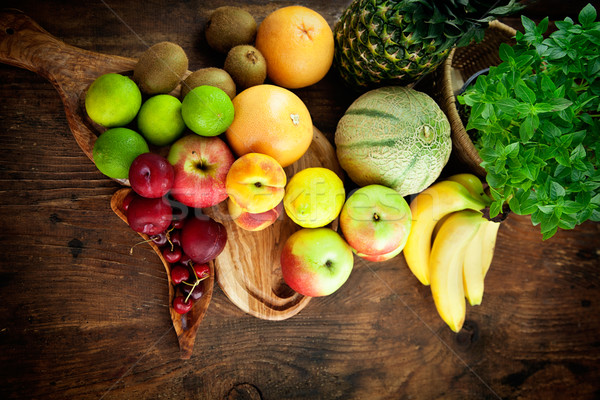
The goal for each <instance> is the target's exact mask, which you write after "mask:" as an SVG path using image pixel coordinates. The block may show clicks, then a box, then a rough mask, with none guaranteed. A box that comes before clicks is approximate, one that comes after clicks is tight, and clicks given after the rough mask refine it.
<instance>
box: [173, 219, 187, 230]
mask: <svg viewBox="0 0 600 400" xmlns="http://www.w3.org/2000/svg"><path fill="white" fill-rule="evenodd" d="M183 224H185V219H175V218H173V222H171V228H173V229H181V228H182V227H183Z"/></svg>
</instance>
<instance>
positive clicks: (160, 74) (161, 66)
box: [133, 42, 188, 95]
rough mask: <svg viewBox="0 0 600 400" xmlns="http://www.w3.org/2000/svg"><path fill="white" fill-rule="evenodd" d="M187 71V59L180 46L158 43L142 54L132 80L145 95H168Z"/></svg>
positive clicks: (170, 43)
mask: <svg viewBox="0 0 600 400" xmlns="http://www.w3.org/2000/svg"><path fill="white" fill-rule="evenodd" d="M187 69H188V58H187V55H186V54H185V51H183V49H182V48H181V46H179V45H178V44H175V43H172V42H160V43H156V44H155V45H153V46H151V47H150V48H148V50H146V51H144V52H143V53H142V55H141V56H140V58H139V60H138V62H137V64H136V65H135V67H134V68H133V80H134V81H135V82H136V83H137V84H138V86H139V88H140V90H141V91H142V92H143V93H145V94H148V95H154V94H160V93H169V92H170V91H172V90H173V89H175V87H177V85H178V84H179V82H181V78H182V77H183V75H184V74H185V73H186V71H187Z"/></svg>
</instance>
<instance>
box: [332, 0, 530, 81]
mask: <svg viewBox="0 0 600 400" xmlns="http://www.w3.org/2000/svg"><path fill="white" fill-rule="evenodd" d="M521 8H522V6H521V5H520V4H518V3H517V0H395V1H394V0H354V1H353V2H352V4H350V6H349V7H348V8H347V9H346V10H345V11H344V13H343V14H342V16H341V17H340V20H339V21H338V22H337V23H336V25H335V27H334V38H335V55H334V64H335V66H336V68H337V70H338V71H339V73H340V75H341V77H342V78H343V80H344V81H345V82H346V83H347V84H348V85H349V86H350V87H353V88H354V89H356V90H359V91H360V90H365V89H368V88H371V87H377V86H382V85H387V84H398V85H408V84H411V83H414V82H416V81H417V80H419V79H420V78H421V77H422V76H424V75H426V74H428V73H430V72H432V71H433V70H435V69H436V68H437V67H438V66H439V65H440V64H441V63H442V62H443V61H444V60H445V59H446V57H448V55H449V53H450V50H451V49H452V48H453V47H454V46H457V47H460V46H466V45H468V44H469V43H470V42H471V41H472V40H476V41H480V40H481V39H482V38H483V34H484V30H485V28H487V26H488V23H489V22H490V21H492V20H493V19H495V18H497V17H500V16H504V15H508V14H510V13H513V12H515V11H517V10H520V9H521Z"/></svg>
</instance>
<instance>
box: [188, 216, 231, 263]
mask: <svg viewBox="0 0 600 400" xmlns="http://www.w3.org/2000/svg"><path fill="white" fill-rule="evenodd" d="M226 243H227V230H226V229H225V226H224V225H223V224H221V223H219V222H217V221H215V220H213V219H212V218H210V217H208V216H206V215H199V216H192V217H189V218H188V219H187V220H186V222H185V224H184V225H183V228H181V248H182V249H183V252H184V253H185V254H187V255H188V256H189V257H190V258H191V259H192V261H194V262H195V263H198V264H204V263H206V262H209V261H211V260H213V259H215V258H217V256H218V255H219V254H221V252H222V251H223V249H224V248H225V244H226Z"/></svg>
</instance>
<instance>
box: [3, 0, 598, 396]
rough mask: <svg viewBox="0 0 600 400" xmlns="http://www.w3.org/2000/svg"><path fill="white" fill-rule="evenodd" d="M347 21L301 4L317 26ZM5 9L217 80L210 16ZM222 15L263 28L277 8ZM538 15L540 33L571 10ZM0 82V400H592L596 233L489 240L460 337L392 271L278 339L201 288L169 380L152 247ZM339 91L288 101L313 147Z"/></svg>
mask: <svg viewBox="0 0 600 400" xmlns="http://www.w3.org/2000/svg"><path fill="white" fill-rule="evenodd" d="M348 3H349V1H333V2H318V1H303V2H302V4H304V5H307V6H309V7H311V8H314V9H316V10H318V11H319V12H321V13H322V14H323V15H324V16H325V17H326V19H327V21H328V22H329V23H330V24H333V23H334V22H335V20H336V19H337V17H338V16H339V15H340V14H341V12H342V10H343V8H344V7H345V6H346V5H347V4H348ZM3 4H7V5H8V6H12V7H17V8H20V9H22V10H23V11H24V12H25V13H26V14H27V15H29V16H30V17H32V18H33V19H34V20H35V21H36V22H38V23H39V25H40V26H42V27H44V29H46V30H47V31H48V32H50V33H51V34H52V35H54V36H55V37H57V38H60V39H61V40H63V41H64V42H65V43H68V44H70V45H73V46H76V47H79V48H83V49H86V50H89V51H94V52H99V53H104V54H115V55H120V56H123V57H132V58H135V57H137V56H138V55H139V54H140V53H141V52H142V51H143V50H144V48H145V44H144V43H155V42H158V41H161V40H166V39H168V40H173V41H176V42H178V43H180V44H181V45H182V47H183V48H184V49H185V50H186V52H187V53H188V54H189V57H190V69H196V68H201V67H204V66H214V65H219V63H221V62H222V58H220V56H219V55H217V54H214V53H213V52H211V51H210V49H208V47H207V46H206V44H205V43H204V42H203V39H202V36H201V32H202V26H203V24H204V22H205V21H206V19H207V16H208V15H209V14H210V12H211V11H212V10H214V9H215V8H217V7H218V6H221V5H224V4H225V3H223V2H218V1H211V0H207V1H193V0H192V1H186V2H165V1H155V2H147V3H144V6H143V7H140V6H139V4H140V2H130V1H122V2H116V1H113V2H110V1H107V2H105V3H103V2H75V1H61V2H58V1H47V2H39V1H33V0H20V1H18V2H17V1H13V0H8V1H5V2H4V3H3ZM227 4H230V5H240V6H242V7H244V8H246V9H247V10H249V11H250V12H252V14H253V15H255V17H256V18H257V20H259V21H260V20H262V19H263V18H264V17H265V16H266V15H267V13H268V12H270V11H272V10H273V9H275V8H277V7H280V6H283V5H288V4H291V3H289V2H274V3H268V4H265V3H264V2H259V1H247V2H239V1H231V2H228V3H227ZM107 5H108V6H109V7H110V9H109V8H107ZM538 5H539V9H540V10H541V11H540V12H543V11H545V10H547V11H548V12H549V13H552V14H553V15H566V13H571V14H572V13H573V7H574V6H573V5H572V4H571V3H564V2H557V1H554V0H552V1H550V0H547V1H545V2H538ZM111 10H112V11H111ZM113 11H114V13H113ZM536 15H538V16H539V12H537V14H536ZM532 16H535V15H532ZM130 28H131V29H130ZM515 28H518V25H517V24H515ZM133 32H135V34H134V33H133ZM0 34H2V32H0ZM0 77H1V78H0V98H1V99H2V101H1V102H0V202H1V204H2V206H1V207H0V227H1V229H0V245H1V247H2V249H3V252H2V253H0V298H1V299H2V304H1V305H0V398H2V399H84V400H85V399H105V400H113V399H131V398H138V399H158V398H162V399H236V398H237V399H242V398H251V399H256V398H262V399H409V398H412V399H441V398H443V399H497V398H503V399H544V400H546V399H561V400H562V399H571V398H577V399H595V398H598V397H599V395H600V383H599V382H600V372H599V371H600V368H599V367H600V346H599V343H600V333H599V332H600V318H599V317H598V316H599V315H600V272H599V271H600V269H599V266H600V262H599V255H600V254H599V249H600V228H599V225H598V224H595V223H585V224H583V225H582V226H580V227H578V228H576V229H575V230H572V231H560V232H559V233H558V234H557V235H556V236H555V237H553V238H552V239H551V240H550V241H547V242H542V241H541V238H540V234H539V228H536V227H532V226H531V223H530V221H529V219H528V218H524V217H517V216H514V215H511V216H510V217H509V218H508V219H507V220H506V221H505V222H504V223H503V225H502V227H501V228H500V233H499V241H498V246H497V252H496V256H495V259H494V262H493V264H492V267H491V269H490V272H489V273H488V276H487V279H486V292H485V295H484V298H483V304H482V305H481V306H478V307H470V308H468V310H467V322H466V325H465V329H463V331H462V332H461V333H460V334H458V335H456V334H453V333H452V332H450V331H449V330H448V329H447V327H446V326H445V324H444V323H443V322H442V321H441V320H440V318H439V317H438V315H437V312H436V310H435V306H434V305H433V300H432V299H431V293H430V291H429V289H428V288H426V287H423V286H421V285H419V284H418V282H417V281H416V279H415V278H414V277H413V276H412V275H411V274H410V271H409V270H408V267H407V266H406V264H405V263H404V260H403V259H402V257H401V256H400V257H396V258H394V259H393V260H390V261H386V262H383V263H379V264H372V263H366V262H364V261H362V260H360V259H356V267H355V269H354V271H353V273H352V275H351V276H350V278H349V280H348V281H347V282H346V284H345V285H344V286H343V287H342V288H341V289H340V291H339V292H337V293H335V294H333V295H332V296H329V297H326V298H317V299H312V300H311V301H310V303H309V304H308V305H307V306H306V307H305V308H304V309H303V310H302V311H301V312H299V313H298V314H297V315H295V316H294V317H292V318H289V319H286V320H284V321H267V320H262V319H259V318H255V317H253V316H251V315H248V314H246V313H244V312H243V311H241V310H240V309H239V308H238V307H237V306H235V305H234V304H233V303H232V302H231V301H230V300H229V298H228V297H227V296H226V295H225V294H224V293H223V291H222V290H221V289H220V288H219V287H218V285H217V286H215V289H214V293H213V298H212V301H211V304H210V307H209V309H208V310H207V312H206V315H205V317H204V319H203V321H202V324H201V325H200V328H199V330H198V335H197V338H196V343H195V348H194V353H193V355H192V357H191V358H190V359H189V360H181V359H180V352H179V347H178V342H177V338H176V335H175V334H174V331H173V326H172V322H171V319H170V317H169V312H168V309H167V304H168V296H169V293H168V284H167V283H168V282H167V279H166V276H165V272H164V267H163V265H162V264H161V261H160V260H159V258H158V257H157V256H156V254H155V253H154V251H153V250H152V249H151V248H150V247H148V246H136V248H135V250H134V253H133V255H131V254H129V250H130V248H131V246H132V245H133V244H135V243H137V242H138V241H139V235H137V234H136V233H135V232H132V231H131V229H129V228H128V227H127V226H126V225H125V224H124V223H123V222H122V221H121V220H120V219H119V217H117V216H116V215H115V214H114V213H113V212H112V210H111V209H110V199H111V196H112V195H113V193H114V192H115V191H116V190H118V189H119V188H120V185H118V184H117V183H116V182H114V181H112V180H110V179H107V178H106V177H104V176H102V174H100V173H99V172H98V171H97V170H96V169H95V167H94V165H93V164H92V163H91V162H90V161H89V159H88V157H87V156H86V155H85V154H84V153H83V152H82V151H81V150H80V148H79V146H78V144H77V143H76V142H75V140H74V139H73V135H72V133H71V131H70V127H69V124H68V121H67V119H66V117H65V113H64V109H63V105H62V101H61V98H60V95H59V94H58V93H57V91H56V89H55V87H54V86H53V85H52V83H50V82H49V81H48V80H47V79H45V78H42V77H41V76H39V75H38V74H36V73H34V72H31V71H28V70H26V69H21V68H17V67H15V66H10V65H6V64H0ZM339 84H340V83H339V81H338V79H337V77H336V76H335V74H334V73H331V72H330V74H329V75H328V76H327V77H326V78H325V79H324V80H323V81H322V82H319V83H318V84H317V85H315V87H311V88H306V89H302V90H298V91H295V92H296V93H298V94H299V96H300V97H301V98H302V99H303V100H304V101H305V103H306V104H307V107H308V108H309V110H310V112H311V116H312V117H313V122H314V124H315V126H317V127H318V128H319V129H320V130H321V131H322V132H323V134H324V135H325V136H326V137H327V138H328V139H332V137H333V133H334V131H335V125H336V122H337V120H339V118H340V117H341V114H343V111H344V110H345V108H346V107H347V105H348V104H349V103H350V102H351V101H352V99H353V95H352V94H351V93H349V92H346V91H345V90H344V89H339ZM454 170H461V166H460V165H459V164H456V163H454V162H453V163H452V164H449V165H448V167H447V169H446V170H445V171H444V173H445V174H448V173H450V171H454Z"/></svg>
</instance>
